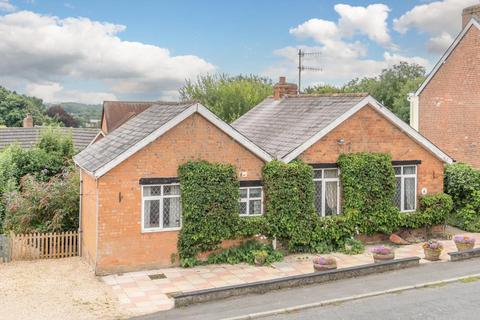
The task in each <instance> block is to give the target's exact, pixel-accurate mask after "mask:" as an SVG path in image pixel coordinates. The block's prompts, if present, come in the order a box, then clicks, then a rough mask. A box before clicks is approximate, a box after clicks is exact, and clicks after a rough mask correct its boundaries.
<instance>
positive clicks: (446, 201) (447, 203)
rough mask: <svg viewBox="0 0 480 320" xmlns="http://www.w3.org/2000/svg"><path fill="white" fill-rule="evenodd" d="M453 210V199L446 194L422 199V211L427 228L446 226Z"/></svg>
mask: <svg viewBox="0 0 480 320" xmlns="http://www.w3.org/2000/svg"><path fill="white" fill-rule="evenodd" d="M452 208H453V201H452V197H450V196H449V195H448V194H445V193H438V194H434V195H428V196H424V197H421V198H420V211H421V214H422V215H423V224H424V225H425V226H433V225H435V224H444V223H445V222H446V221H447V218H448V217H449V215H450V213H451V212H452Z"/></svg>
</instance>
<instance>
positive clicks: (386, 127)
mask: <svg viewBox="0 0 480 320" xmlns="http://www.w3.org/2000/svg"><path fill="white" fill-rule="evenodd" d="M340 139H343V140H344V144H343V145H340V144H339V143H338V141H339V140H340ZM350 152H385V153H390V154H391V155H392V160H421V162H422V163H421V164H420V165H418V173H417V178H418V185H417V193H418V194H419V195H420V192H421V190H422V188H423V187H425V188H427V191H428V193H438V192H442V191H443V166H444V165H443V162H442V161H441V160H439V159H438V158H437V157H435V156H434V155H433V154H432V153H430V152H429V151H427V150H425V149H424V148H423V147H422V146H421V145H420V144H418V143H416V142H415V141H414V140H412V139H411V138H410V137H409V136H407V135H406V134H405V133H404V132H402V131H401V130H400V129H398V127H396V126H395V125H393V124H392V123H391V122H389V121H388V120H386V119H385V118H384V117H383V116H382V115H380V114H379V113H378V112H377V111H375V109H373V108H372V107H370V106H367V107H364V108H362V109H361V110H360V111H358V112H357V113H356V114H354V115H353V116H352V117H350V118H349V119H347V120H346V121H345V122H343V123H342V124H341V125H339V126H338V127H337V128H335V129H334V130H332V131H331V132H330V133H328V134H327V135H326V136H325V137H323V138H322V139H321V140H319V141H317V142H316V143H315V144H313V145H312V146H311V147H310V148H309V149H307V150H306V151H305V152H304V153H302V154H301V155H300V156H299V158H301V159H302V160H304V161H305V162H307V163H335V162H336V161H337V159H338V157H339V155H340V154H342V153H350Z"/></svg>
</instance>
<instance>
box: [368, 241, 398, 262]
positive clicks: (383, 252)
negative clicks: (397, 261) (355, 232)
mask: <svg viewBox="0 0 480 320" xmlns="http://www.w3.org/2000/svg"><path fill="white" fill-rule="evenodd" d="M371 252H372V255H373V261H374V262H375V263H379V262H383V261H388V260H393V259H394V258H395V252H394V251H393V249H392V248H389V247H385V246H383V245H382V246H378V247H374V248H372V250H371Z"/></svg>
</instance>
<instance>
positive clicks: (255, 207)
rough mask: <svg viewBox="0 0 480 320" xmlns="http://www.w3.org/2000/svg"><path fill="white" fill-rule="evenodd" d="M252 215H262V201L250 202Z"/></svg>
mask: <svg viewBox="0 0 480 320" xmlns="http://www.w3.org/2000/svg"><path fill="white" fill-rule="evenodd" d="M249 207H250V208H249V209H250V212H249V213H250V214H261V213H262V202H261V200H250V205H249Z"/></svg>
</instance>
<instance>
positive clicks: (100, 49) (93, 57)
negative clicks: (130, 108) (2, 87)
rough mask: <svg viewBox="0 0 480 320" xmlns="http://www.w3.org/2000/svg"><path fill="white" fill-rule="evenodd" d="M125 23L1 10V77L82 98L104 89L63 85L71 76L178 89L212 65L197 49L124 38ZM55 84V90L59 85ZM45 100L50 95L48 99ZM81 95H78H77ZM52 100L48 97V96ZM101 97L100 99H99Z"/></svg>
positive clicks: (122, 88)
mask: <svg viewBox="0 0 480 320" xmlns="http://www.w3.org/2000/svg"><path fill="white" fill-rule="evenodd" d="M125 28H126V27H125V26H123V25H118V24H112V23H106V22H98V21H92V20H90V19H88V18H65V19H60V18H58V17H54V16H47V15H40V14H37V13H34V12H29V11H21V12H16V13H12V14H8V15H5V16H0V39H1V41H0V56H1V57H2V59H0V80H2V76H1V75H4V76H3V78H4V79H6V80H5V81H7V80H8V79H7V76H6V75H8V78H9V79H10V81H11V79H12V78H13V79H15V80H16V81H19V79H20V80H23V81H24V82H25V84H34V85H35V86H34V87H30V90H33V89H34V88H36V89H35V91H36V92H37V93H39V94H40V91H39V90H45V91H44V94H43V96H45V97H52V98H54V97H56V96H62V95H64V96H66V97H68V96H69V95H71V94H73V93H78V94H79V99H87V100H88V99H90V98H91V97H98V98H100V97H102V96H103V95H104V93H88V92H86V93H85V95H83V96H81V95H80V92H72V91H66V90H64V89H63V88H62V89H60V90H57V89H59V87H58V86H56V85H55V83H56V84H58V85H59V86H61V83H62V82H63V81H64V80H65V79H68V80H69V81H72V80H75V81H79V82H82V81H97V82H100V83H101V84H102V85H103V86H106V87H107V88H109V90H111V91H112V94H116V95H124V96H125V95H129V94H131V95H139V94H140V95H141V94H148V95H156V96H161V95H162V92H171V91H172V90H177V89H178V88H179V87H180V86H181V85H182V84H183V82H184V80H185V79H188V78H194V77H196V76H197V75H199V74H204V73H207V72H212V71H214V69H215V67H214V66H213V65H212V64H210V63H208V62H207V61H205V60H203V59H202V58H200V57H198V56H195V55H177V56H174V55H172V54H171V53H170V51H169V50H168V49H165V48H161V47H158V46H155V45H149V44H144V43H140V42H131V41H124V40H122V39H120V38H119V36H118V35H119V33H121V32H122V31H123V30H125ZM55 90H56V91H55ZM46 100H47V99H46ZM74 100H78V99H74ZM47 101H48V100H47ZM98 102H101V100H100V101H98Z"/></svg>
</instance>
